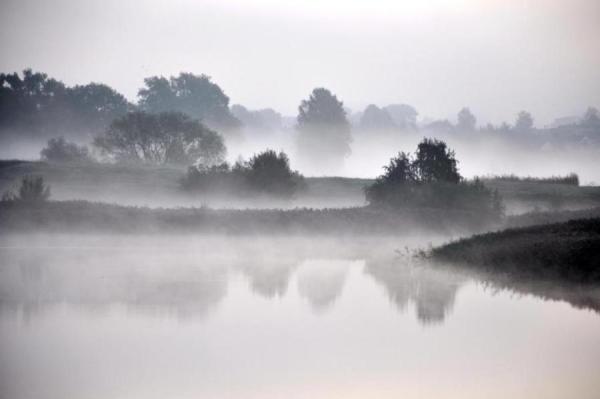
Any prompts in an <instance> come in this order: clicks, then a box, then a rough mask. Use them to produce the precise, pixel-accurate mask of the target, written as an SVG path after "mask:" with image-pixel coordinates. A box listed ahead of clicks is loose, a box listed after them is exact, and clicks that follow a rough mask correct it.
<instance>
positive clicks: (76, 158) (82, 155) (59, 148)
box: [40, 137, 91, 163]
mask: <svg viewBox="0 0 600 399" xmlns="http://www.w3.org/2000/svg"><path fill="white" fill-rule="evenodd" d="M40 156H41V158H42V160H44V161H50V162H61V163H67V162H89V161H90V160H91V158H90V155H89V152H88V149H87V147H86V146H79V145H77V144H75V143H71V142H68V141H67V140H65V138H64V137H58V138H53V139H50V140H48V144H47V145H46V147H45V148H44V149H43V150H42V151H41V152H40Z"/></svg>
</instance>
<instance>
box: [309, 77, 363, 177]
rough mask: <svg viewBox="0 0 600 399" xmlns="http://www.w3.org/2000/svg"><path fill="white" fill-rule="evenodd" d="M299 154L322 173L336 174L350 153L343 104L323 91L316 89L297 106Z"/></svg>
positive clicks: (347, 124)
mask: <svg viewBox="0 0 600 399" xmlns="http://www.w3.org/2000/svg"><path fill="white" fill-rule="evenodd" d="M297 121H298V126H297V128H298V131H299V137H298V154H299V156H300V157H301V158H302V159H303V160H304V161H305V162H306V161H308V162H310V164H311V165H312V166H313V167H314V168H315V169H316V170H317V171H319V172H321V173H324V172H325V173H331V172H336V171H338V170H339V168H340V167H341V166H342V164H343V160H344V157H346V156H347V155H349V154H350V143H351V141H352V136H351V135H350V124H349V123H348V120H347V119H346V111H345V110H344V104H343V103H342V102H341V101H339V100H338V98H337V97H336V96H335V95H334V94H332V93H331V92H330V91H329V90H327V89H325V88H316V89H314V90H313V91H312V93H311V94H310V96H309V98H308V99H307V100H302V102H301V103H300V106H299V107H298V118H297Z"/></svg>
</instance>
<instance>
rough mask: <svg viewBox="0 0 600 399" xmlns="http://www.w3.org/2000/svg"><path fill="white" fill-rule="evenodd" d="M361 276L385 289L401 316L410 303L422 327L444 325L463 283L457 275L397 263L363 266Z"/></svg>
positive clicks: (383, 261) (385, 261) (373, 263)
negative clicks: (364, 274) (363, 273)
mask: <svg viewBox="0 0 600 399" xmlns="http://www.w3.org/2000/svg"><path fill="white" fill-rule="evenodd" d="M365 272H366V273H367V274H368V275H370V276H371V277H373V279H375V281H377V282H378V283H379V284H381V285H382V286H383V287H384V288H385V290H386V292H387V295H388V297H389V298H390V300H391V301H392V302H393V303H394V305H395V306H396V307H397V308H398V310H399V311H401V312H404V311H405V310H406V309H407V307H408V305H409V303H411V302H412V303H414V305H415V308H416V314H417V319H418V320H419V322H421V323H422V324H438V323H442V322H443V321H444V319H445V318H446V316H447V315H448V314H449V313H450V311H451V310H452V307H453V306H454V300H455V297H456V292H457V291H458V289H459V288H460V286H461V284H462V283H463V282H464V280H465V279H464V278H463V277H460V275H458V274H454V273H450V272H447V271H444V270H442V271H440V270H436V269H432V268H430V267H427V266H426V265H423V264H417V265H415V264H413V263H411V262H406V261H402V260H398V259H396V260H395V261H394V260H390V259H384V260H374V261H371V262H367V264H366V267H365Z"/></svg>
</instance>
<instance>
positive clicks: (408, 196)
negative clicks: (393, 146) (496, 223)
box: [365, 139, 503, 218]
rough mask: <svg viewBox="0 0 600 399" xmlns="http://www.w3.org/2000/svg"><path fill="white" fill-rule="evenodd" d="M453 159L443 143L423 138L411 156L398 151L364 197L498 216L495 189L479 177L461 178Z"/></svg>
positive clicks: (381, 203) (392, 204)
mask: <svg viewBox="0 0 600 399" xmlns="http://www.w3.org/2000/svg"><path fill="white" fill-rule="evenodd" d="M456 163H457V161H456V159H455V158H454V152H453V151H452V150H450V149H448V148H447V146H446V143H444V142H443V141H438V140H435V139H423V141H422V142H421V143H419V146H418V148H417V151H416V152H415V155H414V158H411V157H410V155H409V154H407V153H404V152H401V153H399V154H398V156H397V157H394V158H392V159H391V161H390V164H389V165H388V166H385V167H384V169H385V173H384V174H383V175H381V176H379V177H378V178H377V179H376V180H375V182H374V183H373V184H372V185H370V186H368V187H367V188H366V189H365V195H366V198H367V201H368V202H369V204H370V205H372V206H375V207H383V208H392V209H396V208H402V207H427V208H441V209H461V210H469V211H474V212H479V213H480V214H481V216H482V217H493V218H496V217H499V216H500V215H501V214H502V212H503V207H502V201H501V199H500V197H499V195H498V193H497V192H494V191H491V190H489V189H487V188H486V187H485V186H484V185H483V183H482V182H481V181H479V180H475V181H473V182H467V181H463V180H462V177H461V176H460V174H459V173H458V170H457V168H456Z"/></svg>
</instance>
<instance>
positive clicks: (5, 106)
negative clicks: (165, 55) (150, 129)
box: [0, 69, 132, 137]
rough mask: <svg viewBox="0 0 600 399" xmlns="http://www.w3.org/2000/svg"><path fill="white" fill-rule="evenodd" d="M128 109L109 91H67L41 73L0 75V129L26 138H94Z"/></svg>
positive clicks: (96, 88) (96, 87)
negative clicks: (26, 136) (66, 135)
mask: <svg viewBox="0 0 600 399" xmlns="http://www.w3.org/2000/svg"><path fill="white" fill-rule="evenodd" d="M131 107H132V106H131V105H130V104H129V103H128V102H127V100H126V99H125V97H123V96H122V95H121V94H119V93H117V92H116V91H114V90H113V89H111V88H110V87H108V86H106V85H102V84H96V83H90V84H88V85H83V86H75V87H72V88H69V87H67V86H65V85H64V84H63V83H62V82H60V81H57V80H55V79H51V78H48V76H47V75H46V74H44V73H37V72H33V71H32V70H30V69H27V70H25V71H23V74H22V77H21V76H19V74H17V73H12V74H0V129H1V130H4V131H14V132H18V133H19V134H20V135H29V136H42V137H48V136H55V135H65V134H69V135H78V136H81V135H82V134H92V135H94V134H97V133H100V132H101V131H103V130H105V129H106V128H107V127H108V125H109V124H110V122H111V121H112V120H113V119H114V118H116V117H119V116H122V115H124V114H125V113H126V112H127V111H128V110H129V109H130V108H131Z"/></svg>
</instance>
